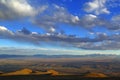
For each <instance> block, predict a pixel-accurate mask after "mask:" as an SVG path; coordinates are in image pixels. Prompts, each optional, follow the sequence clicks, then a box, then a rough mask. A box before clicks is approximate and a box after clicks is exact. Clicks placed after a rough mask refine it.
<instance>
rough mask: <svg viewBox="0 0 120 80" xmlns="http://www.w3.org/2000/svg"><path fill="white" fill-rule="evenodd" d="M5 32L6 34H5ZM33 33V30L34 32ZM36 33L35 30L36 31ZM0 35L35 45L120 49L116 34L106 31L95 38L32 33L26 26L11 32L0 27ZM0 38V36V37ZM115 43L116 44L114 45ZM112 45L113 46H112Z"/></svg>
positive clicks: (119, 39) (119, 38)
mask: <svg viewBox="0 0 120 80" xmlns="http://www.w3.org/2000/svg"><path fill="white" fill-rule="evenodd" d="M6 33H7V34H6ZM34 33H35V32H34ZM36 33H37V32H36ZM0 35H2V38H3V39H9V40H13V41H16V42H24V43H31V44H35V45H41V43H42V44H48V45H56V44H57V45H59V46H64V47H65V46H66V47H68V46H69V47H76V48H82V49H93V50H97V49H98V50H107V49H120V46H119V44H120V43H119V41H120V37H119V35H118V34H114V35H111V36H110V35H107V34H106V33H96V36H95V38H93V39H91V38H88V37H85V38H80V37H76V36H75V35H66V34H62V33H58V34H56V33H49V35H48V34H38V33H37V34H33V32H30V31H29V30H27V29H26V28H23V29H22V30H19V31H17V32H14V33H13V32H12V31H10V30H8V29H7V28H5V27H0ZM0 38H1V37H0ZM117 43H118V44H117ZM115 45H116V46H115ZM113 47H114V48H113Z"/></svg>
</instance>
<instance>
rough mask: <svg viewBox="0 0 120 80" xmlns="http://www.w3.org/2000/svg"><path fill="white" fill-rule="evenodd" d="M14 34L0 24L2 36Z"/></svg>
mask: <svg viewBox="0 0 120 80" xmlns="http://www.w3.org/2000/svg"><path fill="white" fill-rule="evenodd" d="M10 35H13V32H12V31H10V30H8V29H7V28H6V27H4V26H0V37H3V36H10Z"/></svg>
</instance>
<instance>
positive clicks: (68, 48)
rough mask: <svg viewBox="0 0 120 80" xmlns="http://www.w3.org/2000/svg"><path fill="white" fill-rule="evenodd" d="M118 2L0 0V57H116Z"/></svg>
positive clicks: (119, 46)
mask: <svg viewBox="0 0 120 80" xmlns="http://www.w3.org/2000/svg"><path fill="white" fill-rule="evenodd" d="M119 9H120V1H119V0H0V54H19V55H24V54H26V55H33V54H49V55H53V54H54V55H63V54H71V55H84V54H120V10H119Z"/></svg>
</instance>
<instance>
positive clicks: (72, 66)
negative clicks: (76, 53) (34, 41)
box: [0, 56, 120, 80]
mask: <svg viewBox="0 0 120 80" xmlns="http://www.w3.org/2000/svg"><path fill="white" fill-rule="evenodd" d="M119 75H120V59H119V57H118V56H108V57H106V56H101V57H97V56H96V57H73V58H72V57H70V58H65V57H60V58H49V57H47V58H39V57H38V58H36V57H24V58H21V57H20V58H4V59H2V58H1V59H0V80H36V79H37V80H40V79H41V78H43V79H42V80H63V79H66V80H72V79H76V80H79V79H83V80H94V79H95V80H96V79H97V80H101V78H102V79H105V80H114V79H112V78H116V79H115V80H117V79H118V77H119ZM118 80H119V79H118Z"/></svg>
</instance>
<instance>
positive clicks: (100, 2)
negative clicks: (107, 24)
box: [85, 0, 110, 15]
mask: <svg viewBox="0 0 120 80" xmlns="http://www.w3.org/2000/svg"><path fill="white" fill-rule="evenodd" d="M85 11H86V12H88V13H94V14H96V15H100V14H109V13H110V11H109V10H108V9H107V7H106V0H92V1H91V2H87V3H86V5H85Z"/></svg>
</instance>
